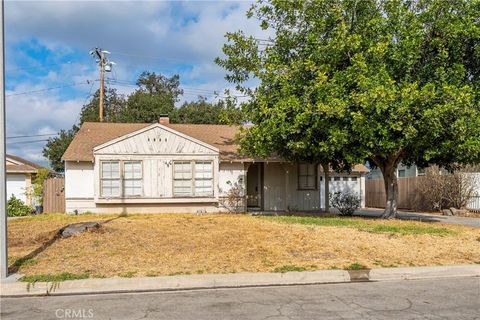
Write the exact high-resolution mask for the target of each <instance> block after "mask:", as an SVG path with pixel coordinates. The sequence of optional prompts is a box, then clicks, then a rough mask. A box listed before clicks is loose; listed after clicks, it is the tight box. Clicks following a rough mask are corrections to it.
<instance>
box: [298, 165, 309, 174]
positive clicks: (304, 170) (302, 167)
mask: <svg viewBox="0 0 480 320" xmlns="http://www.w3.org/2000/svg"><path fill="white" fill-rule="evenodd" d="M299 167H300V170H299V173H300V175H302V176H304V175H307V174H308V168H307V165H306V164H304V163H300V165H299Z"/></svg>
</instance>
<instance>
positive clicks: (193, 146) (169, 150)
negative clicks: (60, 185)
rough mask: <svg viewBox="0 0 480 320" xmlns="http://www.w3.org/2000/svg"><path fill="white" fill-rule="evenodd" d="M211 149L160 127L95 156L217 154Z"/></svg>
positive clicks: (119, 143) (101, 151)
mask: <svg viewBox="0 0 480 320" xmlns="http://www.w3.org/2000/svg"><path fill="white" fill-rule="evenodd" d="M216 153H217V152H215V151H214V150H212V149H211V148H207V147H206V146H205V145H202V144H200V143H198V142H196V141H195V140H194V139H188V138H185V137H183V136H180V135H178V134H175V133H172V132H170V131H167V130H165V129H162V128H159V127H153V128H151V129H149V130H146V131H144V132H141V133H139V134H135V135H133V136H130V137H126V138H125V139H122V140H120V141H118V142H116V143H113V144H110V145H106V146H105V147H103V148H101V149H99V150H96V151H95V154H130V155H135V154H145V155H151V154H161V155H172V154H200V155H205V154H216Z"/></svg>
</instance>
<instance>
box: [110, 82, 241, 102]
mask: <svg viewBox="0 0 480 320" xmlns="http://www.w3.org/2000/svg"><path fill="white" fill-rule="evenodd" d="M107 81H108V83H110V84H112V83H113V84H114V85H115V84H116V85H119V86H126V87H135V88H137V87H138V85H137V84H136V83H133V82H132V81H128V80H119V79H107ZM180 88H181V89H184V90H183V91H184V94H190V95H192V94H193V95H201V94H205V95H210V96H218V97H221V98H226V97H227V96H225V95H223V94H221V93H220V92H221V90H212V89H203V88H193V87H184V86H181V87H180ZM232 96H234V97H237V98H244V97H246V96H245V95H232Z"/></svg>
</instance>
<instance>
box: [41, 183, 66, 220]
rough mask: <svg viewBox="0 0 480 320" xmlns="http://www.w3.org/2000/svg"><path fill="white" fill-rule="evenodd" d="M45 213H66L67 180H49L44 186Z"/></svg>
mask: <svg viewBox="0 0 480 320" xmlns="http://www.w3.org/2000/svg"><path fill="white" fill-rule="evenodd" d="M43 212H44V213H53V212H62V213H63V212H65V179H64V178H49V179H47V180H45V182H44V185H43Z"/></svg>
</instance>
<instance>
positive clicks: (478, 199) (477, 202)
mask: <svg viewBox="0 0 480 320" xmlns="http://www.w3.org/2000/svg"><path fill="white" fill-rule="evenodd" d="M469 174H470V175H473V177H474V179H475V184H476V185H477V188H476V189H477V190H476V195H475V196H473V197H472V198H470V201H469V202H468V204H467V209H468V210H471V211H477V212H480V172H473V173H469Z"/></svg>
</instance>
